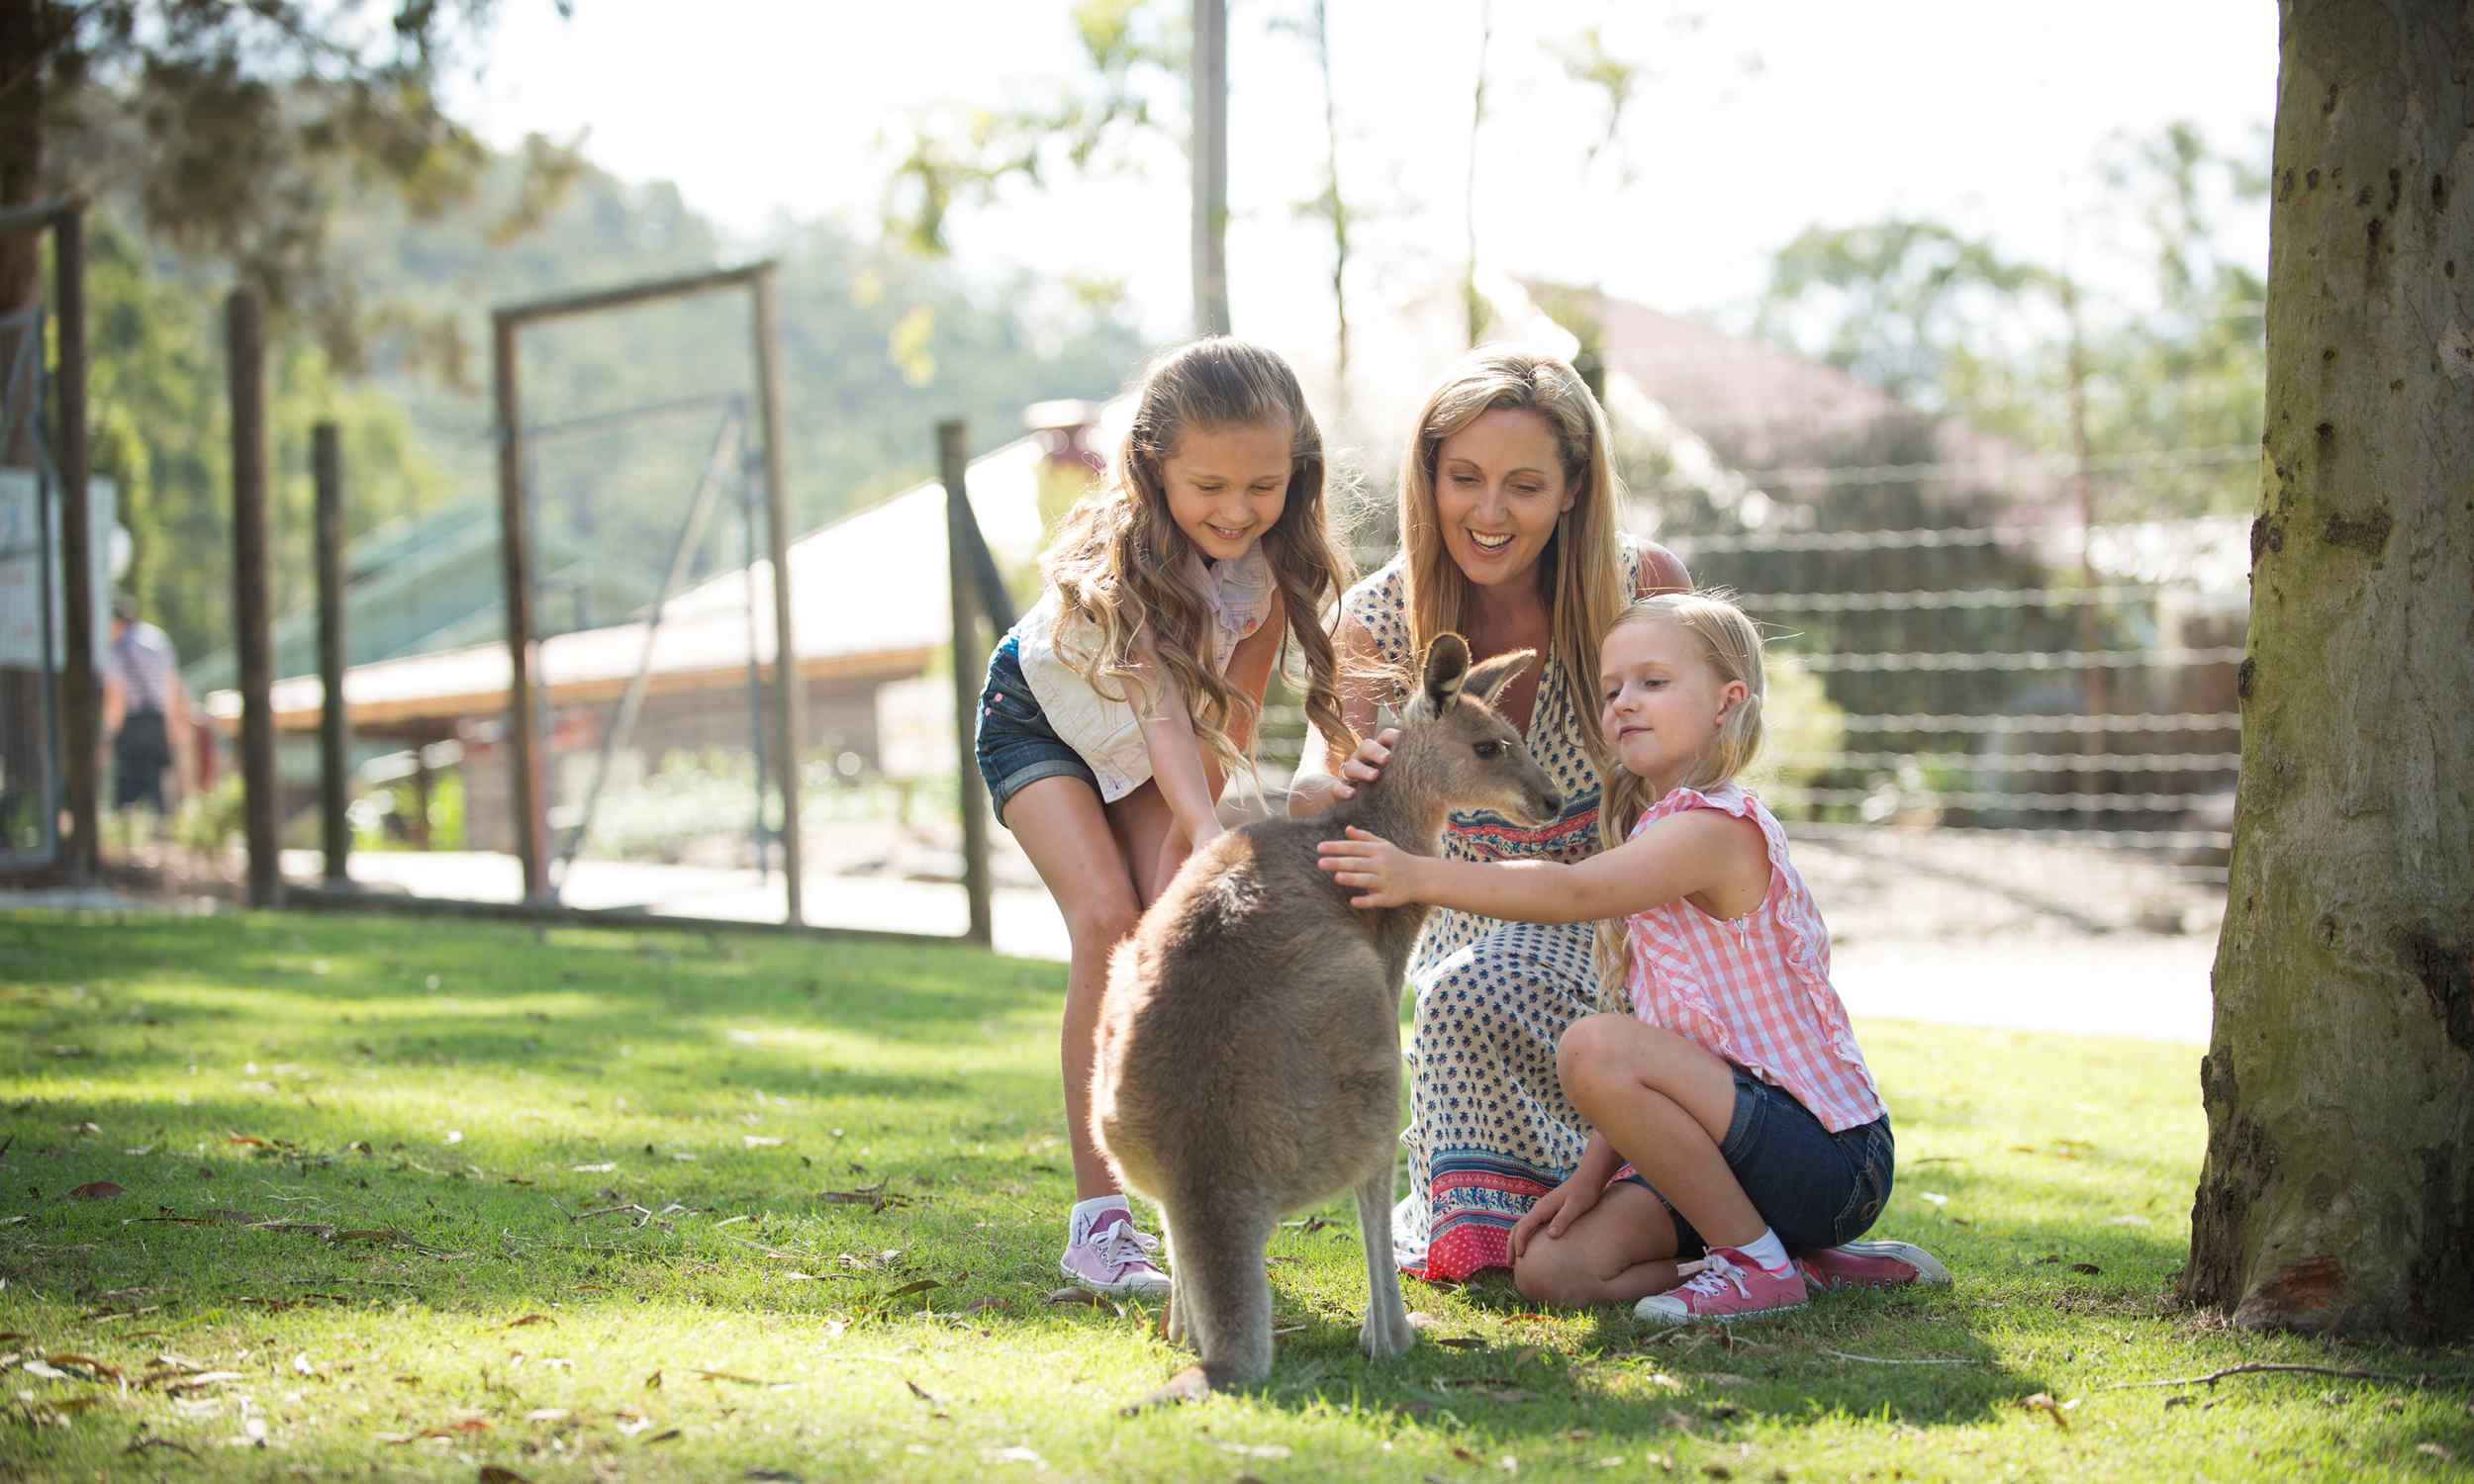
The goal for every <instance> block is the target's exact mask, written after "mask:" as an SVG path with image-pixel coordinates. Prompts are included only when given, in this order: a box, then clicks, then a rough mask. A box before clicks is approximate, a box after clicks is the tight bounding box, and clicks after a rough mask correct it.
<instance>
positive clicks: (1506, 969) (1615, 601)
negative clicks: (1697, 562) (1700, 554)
mask: <svg viewBox="0 0 2474 1484" xmlns="http://www.w3.org/2000/svg"><path fill="white" fill-rule="evenodd" d="M1621 494H1622V492H1621V490H1620V488H1619V487H1618V485H1617V482H1616V479H1615V474H1614V470H1613V467H1612V465H1611V464H1610V462H1609V459H1608V456H1607V436H1606V415H1605V413H1604V412H1602V411H1601V410H1600V409H1599V407H1598V404H1597V399H1595V398H1594V397H1592V396H1590V395H1589V389H1588V388H1587V386H1586V385H1584V384H1583V383H1582V382H1581V380H1580V377H1579V374H1578V373H1577V372H1575V371H1573V370H1572V368H1571V367H1570V365H1569V364H1568V363H1566V362H1564V361H1562V360H1560V359H1557V358H1555V357H1553V356H1549V355H1544V354H1538V353H1533V352H1529V351H1524V350H1519V349H1515V348H1510V347H1504V346H1488V347H1482V348H1480V349H1478V350H1475V351H1473V352H1472V353H1471V355H1470V357H1469V359H1467V360H1466V361H1464V362H1462V363H1461V364H1460V365H1459V366H1458V367H1456V368H1454V370H1453V371H1452V372H1451V374H1450V375H1448V376H1447V377H1446V378H1445V379H1444V381H1443V384H1442V385H1441V386H1439V387H1437V388H1436V389H1435V392H1434V395H1433V396H1432V397H1430V398H1428V399H1427V402H1426V407H1425V410H1424V411H1423V412H1422V413H1421V414H1420V415H1419V417H1418V425H1417V430H1416V433H1415V435H1414V436H1413V437H1412V438H1411V439H1410V440H1409V446H1408V452H1407V456H1406V458H1405V460H1404V461H1403V464H1402V468H1401V471H1400V532H1401V552H1400V555H1398V556H1397V557H1394V558H1393V559H1392V560H1391V561H1390V562H1389V563H1388V564H1387V565H1385V566H1384V567H1383V568H1382V569H1381V570H1380V571H1379V572H1377V573H1375V574H1374V575H1373V576H1371V577H1369V578H1368V579H1367V580H1366V581H1365V582H1363V583H1360V584H1359V585H1358V586H1356V587H1355V588H1353V589H1351V590H1350V592H1349V595H1348V597H1347V598H1346V599H1344V600H1343V602H1342V604H1341V622H1340V629H1339V635H1338V642H1339V648H1340V650H1341V653H1342V656H1343V659H1344V665H1345V668H1347V669H1348V670H1350V672H1351V673H1353V674H1356V675H1359V676H1361V677H1368V679H1364V680H1362V681H1361V683H1359V684H1357V685H1355V686H1347V685H1344V687H1343V691H1342V705H1341V713H1342V715H1343V717H1344V718H1345V719H1346V720H1347V721H1348V722H1349V724H1350V726H1352V727H1353V728H1354V729H1356V730H1357V732H1358V733H1359V734H1361V735H1365V734H1367V733H1370V732H1371V731H1372V730H1373V729H1374V722H1375V711H1376V706H1377V704H1378V703H1379V702H1380V701H1382V700H1384V699H1387V698H1389V696H1388V693H1389V691H1390V690H1391V688H1392V687H1393V686H1394V684H1395V682H1393V681H1392V680H1390V679H1389V676H1390V675H1391V674H1394V673H1398V672H1400V671H1402V669H1403V667H1405V666H1406V665H1407V663H1408V662H1409V660H1410V657H1412V656H1414V655H1417V654H1420V653H1423V652H1424V646H1425V645H1426V644H1428V643H1429V642H1431V641H1432V640H1433V638H1434V637H1435V635H1437V634H1440V633H1459V634H1462V635H1464V636H1466V637H1467V638H1468V640H1469V643H1470V650H1471V652H1472V653H1473V654H1475V655H1477V656H1480V657H1483V658H1491V657H1493V656H1495V655H1499V654H1504V653H1508V652H1509V651H1512V650H1515V649H1535V650H1537V651H1538V652H1539V653H1540V654H1542V655H1544V656H1545V657H1546V658H1545V660H1544V662H1543V663H1542V664H1541V665H1540V666H1539V667H1538V668H1537V669H1535V670H1533V671H1531V672H1529V673H1528V674H1525V675H1523V676H1521V677H1520V678H1519V679H1518V680H1516V681H1514V682H1513V683H1512V684H1511V685H1510V686H1509V687H1507V688H1506V689H1505V691H1504V692H1503V694H1502V696H1501V697H1500V698H1499V699H1498V701H1497V708H1498V709H1499V710H1501V711H1502V712H1503V713H1504V715H1505V716H1506V717H1508V718H1509V719H1510V720H1511V721H1512V723H1513V724H1514V725H1515V726H1518V727H1520V728H1521V729H1522V732H1523V734H1524V737H1525V739H1526V740H1527V742H1528V744H1529V751H1530V754H1531V756H1533V757H1535V758H1536V759H1537V760H1538V762H1539V764H1540V766H1542V767H1544V768H1545V769H1546V771H1547V774H1548V776H1549V778H1551V779H1552V780H1553V781H1554V784H1555V786H1556V788H1557V789H1558V790H1559V791H1560V792H1561V793H1562V794H1563V796H1564V798H1565V800H1566V802H1565V805H1564V811H1563V814H1562V816H1561V817H1559V818H1557V819H1556V820H1554V821H1552V822H1551V823H1549V824H1547V825H1546V826H1544V827H1543V828H1539V829H1528V828H1523V827H1521V826H1518V825H1515V824H1513V823H1512V822H1510V821H1509V820H1505V819H1501V818H1497V817H1495V816H1493V815H1490V814H1471V815H1456V816H1454V818H1453V820H1452V824H1451V828H1450V829H1449V830H1447V831H1446V832H1445V836H1444V853H1445V854H1446V856H1448V857H1450V858H1451V859H1455V860H1465V861H1496V860H1507V859H1549V860H1576V859H1578V858H1580V857H1583V856H1586V855H1589V854H1590V853H1592V852H1593V851H1595V850H1596V849H1597V848H1598V847H1597V830H1596V827H1597V818H1598V772H1599V767H1600V764H1601V762H1602V761H1603V759H1604V752H1605V744H1604V741H1603V739H1601V738H1600V736H1599V735H1598V727H1597V711H1598V706H1597V697H1596V695H1595V692H1594V690H1593V689H1592V687H1593V686H1594V684H1595V681H1596V677H1597V672H1598V636H1599V635H1601V634H1603V633H1604V632H1605V631H1606V630H1607V628H1608V626H1609V625H1611V624H1612V623H1613V621H1614V618H1615V615H1616V614H1617V613H1618V612H1620V611H1621V610H1622V609H1623V607H1624V605H1625V604H1626V603H1630V602H1631V601H1632V600H1633V598H1634V597H1636V596H1640V595H1647V594H1651V593H1659V592H1668V591H1675V590H1681V589H1685V588H1688V587H1689V586H1690V582H1691V580H1690V578H1689V577H1688V576H1687V575H1686V574H1685V572H1684V569H1683V564H1682V563H1681V562H1678V561H1677V560H1676V559H1675V558H1674V556H1673V555H1672V554H1671V553H1669V552H1667V551H1666V550H1665V549H1664V548H1662V547H1659V546H1655V545H1652V544H1650V543H1648V542H1645V541H1637V540H1634V539H1632V538H1631V537H1628V536H1625V535H1623V534H1621V533H1620V532H1619V531H1618V529H1617V524H1616V516H1617V511H1618V510H1619V509H1620V505H1621ZM1328 760H1329V763H1330V765H1331V767H1332V768H1333V770H1334V772H1335V774H1337V773H1338V771H1339V770H1340V769H1341V768H1342V767H1343V766H1344V761H1346V758H1345V754H1344V752H1343V750H1342V749H1341V748H1338V747H1334V748H1332V749H1330V752H1329V757H1328ZM1357 761H1358V762H1368V763H1377V764H1379V763H1380V746H1379V745H1377V746H1374V747H1372V748H1370V749H1368V750H1366V751H1365V752H1363V753H1362V754H1361V756H1360V758H1359V759H1358V760H1357ZM1353 771H1355V770H1354V768H1353ZM1360 776H1363V775H1362V774H1361V775H1360ZM1330 788H1331V786H1330V785H1328V784H1318V783H1317V781H1306V782H1305V783H1304V784H1303V786H1302V787H1300V788H1299V789H1298V790H1297V793H1298V798H1299V799H1300V803H1299V805H1298V807H1299V808H1310V807H1312V806H1314V802H1315V800H1317V799H1318V798H1320V797H1324V796H1328V790H1329V789H1330ZM1409 976H1410V980H1411V982H1412V983H1413V984H1414V985H1415V987H1416V993H1417V1019H1416V1026H1415V1032H1414V1036H1413V1044H1412V1046H1411V1047H1410V1049H1409V1053H1408V1062H1409V1066H1410V1092H1409V1110H1410V1113H1409V1128H1408V1131H1407V1133H1405V1134H1403V1135H1402V1136H1401V1138H1402V1142H1403V1143H1405V1144H1406V1145H1407V1146H1408V1148H1409V1174H1410V1182H1411V1183H1410V1190H1409V1195H1408V1197H1407V1199H1405V1200H1404V1201H1402V1202H1401V1205H1400V1209H1399V1210H1398V1211H1396V1212H1395V1213H1394V1214H1393V1218H1392V1231H1393V1234H1394V1240H1395V1246H1396V1249H1397V1251H1396V1252H1395V1255H1396V1256H1397V1258H1398V1260H1399V1262H1400V1265H1401V1266H1402V1267H1403V1268H1405V1269H1407V1270H1408V1271H1410V1272H1412V1273H1415V1274H1417V1275H1419V1276H1422V1277H1427V1278H1433V1279H1458V1278H1464V1277H1467V1276H1469V1275H1470V1274H1472V1273H1475V1272H1477V1271H1479V1270H1480V1269H1483V1268H1487V1267H1498V1266H1504V1265H1508V1263H1509V1261H1510V1247H1509V1244H1508V1239H1509V1236H1510V1233H1511V1229H1512V1226H1513V1224H1514V1223H1515V1222H1517V1221H1518V1220H1519V1219H1520V1218H1521V1216H1522V1215H1523V1214H1525V1213H1526V1212H1527V1211H1528V1210H1529V1208H1530V1206H1531V1205H1533V1204H1535V1203H1536V1201H1537V1199H1538V1198H1539V1197H1540V1196H1542V1195H1544V1194H1546V1193H1547V1191H1549V1190H1551V1189H1553V1188H1554V1187H1555V1185H1556V1183H1557V1182H1558V1181H1560V1180H1561V1179H1562V1178H1563V1177H1564V1173H1565V1171H1567V1170H1569V1169H1570V1167H1571V1166H1572V1165H1573V1163H1574V1162H1575V1161H1577V1160H1578V1159H1579V1158H1580V1152H1581V1149H1582V1146H1583V1145H1584V1144H1585V1143H1586V1142H1587V1138H1588V1130H1587V1129H1586V1128H1585V1127H1584V1126H1583V1125H1582V1124H1581V1122H1580V1115H1579V1114H1578V1113H1577V1112H1575V1111H1574V1110H1573V1109H1572V1107H1571V1105H1570V1103H1569V1102H1568V1101H1566V1100H1565V1097H1564V1095H1563V1092H1562V1091H1561V1089H1560V1088H1559V1087H1558V1085H1557V1082H1556V1076H1555V1043H1556V1039H1557V1038H1558V1037H1559V1036H1561V1035H1562V1034H1563V1031H1564V1028H1565V1027H1566V1026H1567V1025H1569V1024H1570V1023H1571V1022H1572V1021H1573V1020H1574V1019H1576V1018H1578V1017H1579V1016H1581V1015H1583V1014H1586V1013H1587V1012H1588V1011H1589V1009H1590V1008H1591V1007H1592V1006H1593V1005H1594V1004H1595V1002H1596V1000H1597V984H1596V980H1595V976H1594V974H1593V972H1592V968H1591V939H1590V928H1589V925H1588V924H1585V923H1571V924H1562V925H1553V926H1541V925H1537V924H1531V923H1509V922H1498V921H1496V920H1494V919H1492V918H1488V917H1480V916H1477V915H1475V914H1474V913H1468V912H1456V911H1451V910H1448V909H1445V910H1438V911H1436V912H1435V913H1434V914H1433V915H1432V916H1431V917H1430V918H1428V919H1427V928H1426V935H1425V937H1424V938H1423V939H1422V940H1421V941H1420V943H1419V945H1418V948H1417V952H1416V953H1415V954H1414V955H1413V956H1412V957H1411V959H1410V964H1409Z"/></svg>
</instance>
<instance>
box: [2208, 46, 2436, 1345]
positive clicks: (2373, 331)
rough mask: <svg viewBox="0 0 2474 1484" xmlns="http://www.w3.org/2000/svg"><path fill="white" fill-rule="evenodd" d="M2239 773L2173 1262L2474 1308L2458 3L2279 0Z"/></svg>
mask: <svg viewBox="0 0 2474 1484" xmlns="http://www.w3.org/2000/svg"><path fill="white" fill-rule="evenodd" d="M2280 16H2281V37H2282V51H2283V57H2282V65H2281V67H2280V69H2279V79H2278V88H2277V109H2276V152H2275V161H2274V167H2275V168H2274V179H2275V196H2274V202H2273V205H2272V206H2271V208H2270V216H2269V222H2270V232H2269V266H2268V379H2267V387H2268V423H2267V427H2268V430H2267V444H2266V464H2267V468H2266V471H2265V484H2264V488H2263V489H2262V491H2261V494H2260V497H2259V504H2258V517H2257V520H2256V522H2255V524H2254V525H2253V526H2252V535H2251V551H2252V572H2251V608H2250V639H2249V650H2250V653H2249V656H2248V658H2247V659H2245V660H2244V662H2243V664H2242V687H2241V689H2242V695H2243V703H2242V783H2241V795H2240V802H2239V806H2238V810H2237V812H2236V817H2235V824H2234V865H2233V876H2232V882H2231V892H2232V895H2231V899H2230V903H2229V906H2228V910H2227V915H2226V920H2225V933H2224V937H2223V939H2222V941H2221V942H2220V943H2219V946H2218V950H2217V962H2216V975H2215V981H2216V1000H2217V1008H2216V1030H2215V1034H2214V1036H2213V1037H2212V1039H2211V1041H2210V1044H2209V1049H2208V1057H2207V1060H2206V1061H2205V1062H2204V1063H2202V1064H2201V1073H2200V1081H2201V1091H2202V1093H2203V1095H2204V1097H2205V1100H2206V1104H2207V1109H2208V1159H2207V1164H2206V1166H2205V1169H2204V1170H2203V1172H2202V1175H2201V1179H2200V1186H2199V1193H2198V1199H2197V1201H2196V1202H2195V1203H2194V1205H2193V1208H2192V1213H2191V1255H2190V1265H2189V1267H2188V1268H2187V1269H2186V1270H2185V1277H2184V1279H2183V1291H2184V1293H2185V1294H2186V1295H2187V1296H2188V1297H2189V1298H2190V1299H2191V1300H2192V1301H2193V1302H2195V1303H2198V1304H2203V1305H2206V1306H2209V1307H2211V1308H2216V1309H2221V1310H2229V1311H2231V1312H2232V1314H2233V1316H2234V1319H2235V1322H2236V1323H2237V1324H2242V1325H2252V1326H2278V1327H2293V1328H2298V1329H2305V1330H2317V1331H2332V1332H2340V1333H2358V1332H2385V1333H2389V1334H2395V1335H2401V1336H2404V1337H2407V1338H2410V1339H2415V1340H2438V1339H2443V1338H2448V1337H2462V1336H2465V1335H2467V1334H2469V1333H2474V1097H2469V1096H2468V1095H2467V1089H2468V1088H2469V1087H2474V778H2470V777H2469V775H2468V772H2467V760H2468V759H2469V758H2474V662H2469V660H2468V658H2467V657H2468V655H2469V654H2474V497H2469V495H2468V492H2469V491H2474V418H2468V417H2467V416H2466V400H2467V390H2468V388H2469V386H2474V189H2470V188H2474V180H2468V179H2467V177H2466V170H2465V166H2466V163H2467V160H2468V158H2469V155H2468V152H2467V144H2466V130H2465V124H2466V120H2467V118H2468V117H2469V116H2470V115H2469V109H2474V81H2470V79H2469V77H2468V74H2467V70H2466V65H2465V61H2464V58H2465V57H2466V56H2467V55H2469V54H2474V18H2469V16H2468V14H2467V11H2466V10H2465V8H2464V7H2462V6H2456V5H2427V4H2418V3H2414V0H2285V3H2284V4H2283V5H2282V7H2281V8H2280Z"/></svg>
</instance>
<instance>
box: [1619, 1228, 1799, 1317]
mask: <svg viewBox="0 0 2474 1484" xmlns="http://www.w3.org/2000/svg"><path fill="white" fill-rule="evenodd" d="M1804 1299H1805V1292H1804V1275H1803V1274H1802V1273H1800V1272H1798V1271H1796V1269H1795V1264H1794V1263H1792V1262H1790V1263H1788V1264H1787V1270H1786V1271H1784V1272H1771V1271H1769V1270H1768V1269H1767V1268H1764V1267H1762V1266H1761V1265H1760V1263H1758V1262H1756V1261H1754V1260H1753V1259H1752V1258H1750V1257H1747V1256H1746V1255H1744V1254H1743V1253H1742V1252H1737V1251H1736V1250H1735V1249H1734V1248H1731V1247H1714V1248H1711V1249H1710V1250H1709V1255H1708V1256H1706V1257H1704V1258H1702V1259H1701V1270H1700V1271H1699V1272H1697V1273H1695V1274H1693V1275H1692V1276H1691V1277H1690V1278H1688V1279H1686V1280H1684V1282H1682V1283H1681V1284H1679V1285H1677V1286H1676V1287H1673V1288H1669V1289H1667V1290H1666V1291H1665V1293H1654V1294H1651V1295H1650V1296H1649V1297H1648V1298H1645V1299H1643V1300H1642V1301H1641V1302H1639V1303H1637V1304H1635V1305H1633V1306H1632V1315H1633V1318H1635V1319H1646V1320H1650V1321H1652V1322H1653V1323H1657V1324H1667V1325H1685V1324H1690V1323H1692V1322H1693V1321H1694V1320H1699V1319H1709V1320H1716V1321H1718V1322H1720V1323H1722V1324H1723V1323H1725V1322H1727V1321H1729V1320H1737V1319H1750V1318H1752V1317H1753V1316H1754V1315H1757V1314H1775V1313H1777V1312H1778V1311H1780V1310H1782V1309H1801V1308H1803V1307H1804Z"/></svg>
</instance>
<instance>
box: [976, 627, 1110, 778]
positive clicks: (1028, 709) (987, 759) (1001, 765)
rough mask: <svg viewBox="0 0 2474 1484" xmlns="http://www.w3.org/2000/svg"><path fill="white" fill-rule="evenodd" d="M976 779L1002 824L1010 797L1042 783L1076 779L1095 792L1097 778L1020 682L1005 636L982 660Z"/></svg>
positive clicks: (1017, 649)
mask: <svg viewBox="0 0 2474 1484" xmlns="http://www.w3.org/2000/svg"><path fill="white" fill-rule="evenodd" d="M978 753H979V763H980V777H981V778H984V779H986V780H987V781H988V797H989V801H990V802H991V803H993V804H995V805H996V807H997V819H998V822H999V823H1000V824H1001V823H1003V822H1004V817H1005V805H1006V804H1007V803H1009V802H1011V801H1012V799H1013V795H1015V794H1016V793H1019V792H1021V791H1022V790H1023V789H1024V788H1029V787H1030V786H1031V785H1033V784H1036V783H1038V782H1039V781H1040V780H1041V779H1044V778H1079V779H1081V780H1082V781H1083V782H1084V783H1086V784H1089V785H1091V791H1092V792H1093V793H1094V794H1096V793H1097V792H1098V791H1099V776H1098V775H1097V774H1095V773H1094V772H1092V771H1091V765H1090V764H1089V763H1086V762H1084V761H1083V755H1082V754H1081V753H1079V752H1076V751H1075V750H1074V749H1073V748H1072V747H1069V746H1068V745H1066V742H1065V739H1064V738H1062V737H1059V736H1058V735H1057V732H1056V728H1054V727H1052V726H1050V725H1049V724H1048V716H1047V713H1045V712H1043V711H1042V710H1040V708H1039V697H1037V696H1033V695H1032V694H1031V686H1030V682H1028V681H1026V680H1024V679H1023V678H1022V641H1021V640H1019V639H1017V638H1016V637H1014V636H1013V635H1012V634H1007V635H1005V637H1004V638H1003V639H1002V640H1001V641H1000V642H999V644H998V645H997V652H996V653H995V654H993V655H991V656H989V659H988V684H987V686H985V687H984V688H982V690H981V691H980V731H979V743H978Z"/></svg>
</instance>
